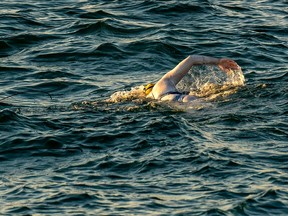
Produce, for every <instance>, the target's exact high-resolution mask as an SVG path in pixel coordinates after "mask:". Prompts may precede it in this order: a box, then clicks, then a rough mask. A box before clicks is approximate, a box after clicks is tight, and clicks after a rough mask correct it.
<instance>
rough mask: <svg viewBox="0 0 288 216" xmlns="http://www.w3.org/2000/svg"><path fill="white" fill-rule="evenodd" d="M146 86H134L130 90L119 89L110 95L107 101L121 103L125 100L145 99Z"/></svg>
mask: <svg viewBox="0 0 288 216" xmlns="http://www.w3.org/2000/svg"><path fill="white" fill-rule="evenodd" d="M145 98H146V97H145V93H144V86H136V87H132V88H131V90H130V91H127V90H126V91H118V92H115V93H114V94H112V95H111V96H110V98H109V99H107V100H106V102H110V103H120V102H125V101H135V100H143V99H145Z"/></svg>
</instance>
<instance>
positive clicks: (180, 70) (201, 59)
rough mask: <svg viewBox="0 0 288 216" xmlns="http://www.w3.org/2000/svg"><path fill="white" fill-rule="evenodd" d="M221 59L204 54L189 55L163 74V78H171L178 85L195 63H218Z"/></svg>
mask: <svg viewBox="0 0 288 216" xmlns="http://www.w3.org/2000/svg"><path fill="white" fill-rule="evenodd" d="M219 62H220V59H218V58H213V57H209V56H202V55H189V56H188V57H187V58H186V59H184V60H183V61H181V62H180V63H179V64H178V65H177V66H176V67H175V68H174V69H172V70H171V71H169V72H168V73H167V74H165V75H164V76H163V78H162V79H169V80H171V81H173V83H174V84H175V85H176V84H177V83H178V82H179V81H180V80H181V79H182V78H183V77H184V76H185V75H186V74H187V73H188V72H189V70H190V68H191V67H192V66H194V65H203V64H210V65H218V64H219Z"/></svg>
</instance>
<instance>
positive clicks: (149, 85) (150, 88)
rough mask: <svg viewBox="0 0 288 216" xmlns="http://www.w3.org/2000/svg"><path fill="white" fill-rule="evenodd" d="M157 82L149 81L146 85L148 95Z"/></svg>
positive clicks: (145, 89)
mask: <svg viewBox="0 0 288 216" xmlns="http://www.w3.org/2000/svg"><path fill="white" fill-rule="evenodd" d="M154 85H155V84H153V83H149V84H147V85H146V86H145V87H144V92H145V94H146V95H148V94H150V92H151V91H152V89H153V87H154Z"/></svg>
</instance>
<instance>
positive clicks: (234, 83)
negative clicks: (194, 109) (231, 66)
mask: <svg viewBox="0 0 288 216" xmlns="http://www.w3.org/2000/svg"><path fill="white" fill-rule="evenodd" d="M244 83H245V78H244V75H243V72H242V70H241V68H239V69H238V70H230V71H229V72H227V73H225V72H223V71H221V70H220V69H219V68H218V67H215V66H207V65H204V66H197V67H192V68H191V70H190V71H189V73H188V74H187V75H186V76H185V77H184V78H183V79H182V80H181V81H180V82H179V84H178V85H177V88H178V89H179V90H181V91H185V92H189V94H190V95H194V96H197V97H199V98H205V99H206V100H213V99H215V98H218V97H227V96H229V95H231V94H233V93H235V92H236V91H237V89H238V87H240V86H243V85H244Z"/></svg>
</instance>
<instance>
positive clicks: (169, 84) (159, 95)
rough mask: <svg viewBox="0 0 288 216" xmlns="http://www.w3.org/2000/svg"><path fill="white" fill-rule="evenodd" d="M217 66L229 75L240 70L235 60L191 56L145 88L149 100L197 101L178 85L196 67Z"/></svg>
mask: <svg viewBox="0 0 288 216" xmlns="http://www.w3.org/2000/svg"><path fill="white" fill-rule="evenodd" d="M205 64H206V65H217V66H218V67H219V68H220V69H221V70H222V71H224V72H226V73H229V72H230V71H231V70H239V69H240V66H239V65H238V64H237V63H236V62H235V61H233V60H231V59H227V58H221V59H219V58H213V57H209V56H202V55H190V56H188V57H187V58H186V59H184V60H183V61H181V62H180V63H179V64H178V65H177V66H176V67H175V68H174V69H172V70H171V71H169V72H168V73H166V74H165V75H164V76H163V77H162V78H161V79H160V80H159V81H157V82H156V83H155V84H153V83H149V84H148V85H146V86H145V87H144V92H145V95H146V97H147V98H151V99H157V100H162V101H179V102H190V101H193V100H195V99H197V97H196V96H193V95H189V93H181V92H179V91H178V90H177V88H176V85H177V83H179V81H180V80H181V79H182V78H183V77H184V76H185V75H186V74H187V73H188V72H189V70H190V69H191V67H192V66H196V65H205Z"/></svg>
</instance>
